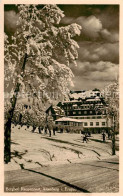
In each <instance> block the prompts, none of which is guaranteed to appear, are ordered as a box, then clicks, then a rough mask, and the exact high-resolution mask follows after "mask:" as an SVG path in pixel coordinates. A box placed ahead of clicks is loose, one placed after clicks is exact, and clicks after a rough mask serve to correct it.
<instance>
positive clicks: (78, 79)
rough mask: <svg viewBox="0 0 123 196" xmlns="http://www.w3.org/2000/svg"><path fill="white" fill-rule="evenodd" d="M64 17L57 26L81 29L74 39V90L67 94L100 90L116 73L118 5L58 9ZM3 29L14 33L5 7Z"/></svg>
mask: <svg viewBox="0 0 123 196" xmlns="http://www.w3.org/2000/svg"><path fill="white" fill-rule="evenodd" d="M58 6H59V7H60V9H61V10H63V11H64V14H65V17H64V18H63V19H62V20H61V22H60V25H68V24H71V23H77V24H79V25H81V26H82V31H81V35H80V36H79V37H76V38H75V39H76V41H77V43H78V45H79V47H80V48H79V49H78V54H79V57H78V60H77V67H75V66H73V65H71V69H72V71H73V73H74V78H73V82H74V87H72V88H71V90H89V89H94V88H98V89H103V88H104V86H105V85H107V84H109V83H111V82H113V81H115V80H116V78H117V77H118V72H119V6H118V5H91V4H90V5H67V4H66V5H58ZM4 13H5V17H4V29H5V32H6V33H7V34H8V35H12V34H13V33H14V32H15V30H16V21H17V19H18V13H17V8H16V7H15V6H14V5H6V6H5V12H4Z"/></svg>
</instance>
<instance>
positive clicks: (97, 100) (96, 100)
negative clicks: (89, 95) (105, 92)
mask: <svg viewBox="0 0 123 196" xmlns="http://www.w3.org/2000/svg"><path fill="white" fill-rule="evenodd" d="M98 100H99V101H100V99H87V100H86V101H98Z"/></svg>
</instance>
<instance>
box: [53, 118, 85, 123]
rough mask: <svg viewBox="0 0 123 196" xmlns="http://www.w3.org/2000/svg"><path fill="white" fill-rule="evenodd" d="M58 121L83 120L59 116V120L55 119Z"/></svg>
mask: <svg viewBox="0 0 123 196" xmlns="http://www.w3.org/2000/svg"><path fill="white" fill-rule="evenodd" d="M55 121H56V122H58V121H60V122H64V121H71V122H82V121H81V120H78V119H73V118H67V117H62V118H59V119H57V120H55Z"/></svg>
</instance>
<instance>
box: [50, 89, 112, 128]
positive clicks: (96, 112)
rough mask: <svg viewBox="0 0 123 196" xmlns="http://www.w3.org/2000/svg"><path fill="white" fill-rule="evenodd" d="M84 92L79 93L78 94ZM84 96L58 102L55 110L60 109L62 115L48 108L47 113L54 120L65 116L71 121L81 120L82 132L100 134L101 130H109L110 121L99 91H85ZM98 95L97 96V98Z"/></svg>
mask: <svg viewBox="0 0 123 196" xmlns="http://www.w3.org/2000/svg"><path fill="white" fill-rule="evenodd" d="M80 93H81V94H82V93H84V92H79V93H78V94H79V95H80ZM72 94H74V93H72ZM85 94H86V97H85V96H83V97H82V96H81V97H80V96H79V98H77V97H74V98H72V99H71V98H70V100H69V101H64V102H59V103H58V104H57V108H61V111H64V113H63V112H62V115H61V114H60V113H59V115H58V113H56V114H55V112H52V107H49V108H48V110H47V113H48V114H49V113H50V115H52V116H53V118H54V120H56V119H59V118H61V117H63V115H64V116H66V117H68V118H72V119H78V120H81V122H82V123H83V128H84V130H89V131H91V132H100V131H102V129H105V130H108V129H109V128H111V119H110V118H108V117H107V106H106V103H105V100H104V98H103V97H102V95H101V93H100V92H99V91H94V92H93V91H87V92H86V93H84V95H85ZM97 95H98V96H97Z"/></svg>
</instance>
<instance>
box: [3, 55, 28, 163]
mask: <svg viewBox="0 0 123 196" xmlns="http://www.w3.org/2000/svg"><path fill="white" fill-rule="evenodd" d="M26 61H27V54H25V57H24V62H23V66H22V69H21V72H22V73H24V70H25V65H26ZM21 76H22V77H23V75H21ZM20 85H21V84H20V83H17V84H16V88H15V91H14V95H13V97H12V99H11V100H10V102H11V108H10V110H9V111H8V119H7V122H6V123H5V126H4V161H5V163H8V162H10V161H11V124H12V118H13V114H14V110H15V106H16V102H17V96H18V93H19V91H20Z"/></svg>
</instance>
